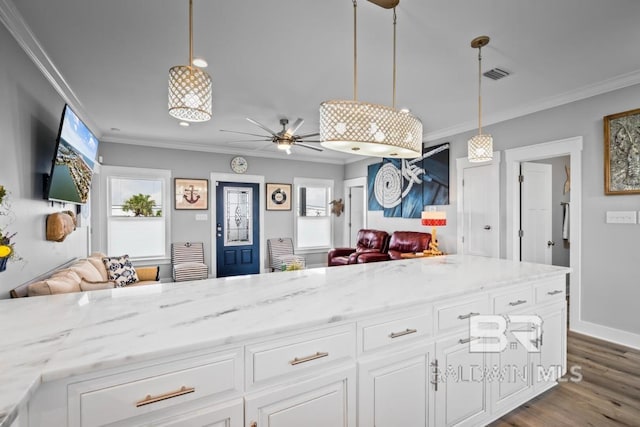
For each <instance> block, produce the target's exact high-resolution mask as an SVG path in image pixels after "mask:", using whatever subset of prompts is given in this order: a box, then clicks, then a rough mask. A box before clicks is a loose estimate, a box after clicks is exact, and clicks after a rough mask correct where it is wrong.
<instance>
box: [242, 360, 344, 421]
mask: <svg viewBox="0 0 640 427" xmlns="http://www.w3.org/2000/svg"><path fill="white" fill-rule="evenodd" d="M355 397H356V384H355V367H354V366H352V367H350V368H345V369H342V370H338V371H335V372H333V373H331V374H329V375H323V376H320V377H315V378H312V379H309V380H306V381H299V382H297V383H295V384H293V385H286V386H280V387H272V388H270V389H268V390H265V391H262V392H256V393H252V394H249V395H247V396H246V398H245V426H246V427H300V426H305V427H328V426H331V427H355V425H356V422H355V419H356V417H355V409H356V408H355V404H354V402H355Z"/></svg>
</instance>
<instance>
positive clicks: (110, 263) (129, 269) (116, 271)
mask: <svg viewBox="0 0 640 427" xmlns="http://www.w3.org/2000/svg"><path fill="white" fill-rule="evenodd" d="M102 262H104V266H105V267H106V269H107V274H108V275H109V280H113V281H114V282H116V286H127V285H130V284H132V283H135V282H137V281H138V275H137V274H136V270H135V269H134V268H133V265H132V264H131V261H129V255H122V256H119V257H105V258H102Z"/></svg>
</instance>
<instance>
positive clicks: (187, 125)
mask: <svg viewBox="0 0 640 427" xmlns="http://www.w3.org/2000/svg"><path fill="white" fill-rule="evenodd" d="M180 126H182V127H185V128H186V127H189V122H180Z"/></svg>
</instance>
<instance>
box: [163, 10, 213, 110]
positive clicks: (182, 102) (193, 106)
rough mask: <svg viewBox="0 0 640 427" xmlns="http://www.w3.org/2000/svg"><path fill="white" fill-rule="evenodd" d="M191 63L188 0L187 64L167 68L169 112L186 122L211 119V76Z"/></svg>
mask: <svg viewBox="0 0 640 427" xmlns="http://www.w3.org/2000/svg"><path fill="white" fill-rule="evenodd" d="M192 64H193V0H189V65H176V66H175V67H171V69H170V70H169V114H170V115H171V116H173V117H175V118H176V119H179V120H184V121H187V122H206V121H207V120H210V119H211V115H212V113H211V111H212V107H211V98H212V96H211V92H212V86H213V85H212V83H211V77H209V74H207V72H206V71H203V70H202V69H200V68H198V67H196V66H194V65H192Z"/></svg>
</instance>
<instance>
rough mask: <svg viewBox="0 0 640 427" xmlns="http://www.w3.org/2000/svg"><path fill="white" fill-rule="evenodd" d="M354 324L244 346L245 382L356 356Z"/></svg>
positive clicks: (249, 382)
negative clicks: (245, 362)
mask: <svg viewBox="0 0 640 427" xmlns="http://www.w3.org/2000/svg"><path fill="white" fill-rule="evenodd" d="M355 343H356V336H355V325H347V326H340V327H335V328H328V329H323V330H320V331H316V332H312V333H308V334H304V335H295V336H292V337H286V338H282V339H278V340H273V341H268V342H265V343H259V344H250V345H247V346H246V360H247V383H248V385H251V384H255V383H259V382H262V381H266V380H271V379H274V378H277V377H281V376H283V375H297V374H301V373H306V372H307V371H309V370H312V369H314V368H317V367H319V366H325V365H327V364H330V363H333V362H337V361H346V360H349V359H350V360H355V350H356V345H355Z"/></svg>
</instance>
